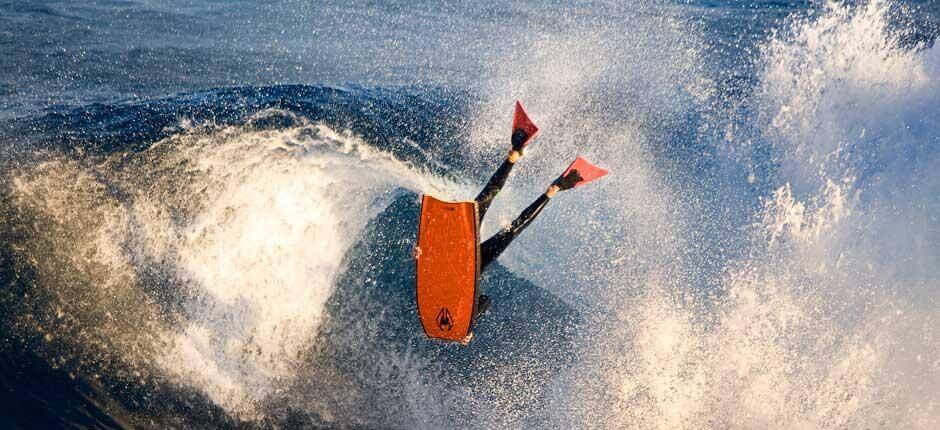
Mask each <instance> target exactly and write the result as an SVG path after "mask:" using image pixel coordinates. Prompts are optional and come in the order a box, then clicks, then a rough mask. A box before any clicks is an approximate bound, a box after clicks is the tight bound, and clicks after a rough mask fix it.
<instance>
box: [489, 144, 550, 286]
mask: <svg viewBox="0 0 940 430" xmlns="http://www.w3.org/2000/svg"><path fill="white" fill-rule="evenodd" d="M514 165H515V163H511V162H510V161H509V160H503V164H502V165H501V166H499V169H496V173H493V176H492V177H491V178H490V180H489V182H487V183H486V186H485V187H483V190H482V191H480V194H479V195H478V196H477V198H476V202H477V208H478V210H479V211H480V222H483V216H484V215H486V211H487V209H489V208H490V204H491V203H493V199H494V198H496V195H497V194H499V190H501V189H502V188H503V185H505V184H506V178H508V177H509V172H510V171H512V167H513V166H514ZM549 200H551V198H550V197H548V196H547V195H545V194H542V195H541V196H539V198H538V199H536V200H535V201H534V202H533V203H532V204H530V205H529V207H527V208H525V210H524V211H522V213H521V214H519V216H518V217H517V218H516V219H515V220H513V222H512V224H509V225H508V226H507V227H505V228H503V229H502V230H500V231H499V233H496V234H495V235H493V237H491V238H489V239H487V240H486V241H485V242H483V243H482V244H481V245H480V253H481V254H482V255H481V256H480V270H481V271H482V270H485V269H486V266H488V265H489V264H490V263H492V262H493V261H494V260H496V257H499V255H500V254H502V253H503V251H505V250H506V247H508V246H509V244H510V243H511V242H512V241H513V239H515V238H516V236H518V235H519V233H522V230H525V228H526V227H528V226H529V223H531V222H532V220H534V219H535V217H537V216H538V215H539V212H542V208H544V207H545V205H546V204H547V203H548V201H549Z"/></svg>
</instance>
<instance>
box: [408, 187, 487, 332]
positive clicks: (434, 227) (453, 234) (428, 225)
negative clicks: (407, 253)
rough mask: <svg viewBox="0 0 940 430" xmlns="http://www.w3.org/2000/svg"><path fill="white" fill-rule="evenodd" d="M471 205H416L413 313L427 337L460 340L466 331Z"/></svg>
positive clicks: (475, 232) (473, 237)
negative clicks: (415, 308)
mask: <svg viewBox="0 0 940 430" xmlns="http://www.w3.org/2000/svg"><path fill="white" fill-rule="evenodd" d="M477 214H478V213H477V205H476V202H445V201H441V200H438V199H435V198H434V197H431V196H428V195H425V196H424V197H423V198H422V201H421V219H420V221H419V225H418V247H419V248H421V254H420V255H419V256H418V258H417V265H418V267H417V281H416V282H417V287H416V288H417V293H418V314H419V316H420V318H421V325H422V326H423V327H424V332H425V334H427V335H428V337H432V338H436V339H445V340H452V341H458V342H459V341H460V340H462V339H463V338H464V337H466V336H467V333H468V332H469V331H470V322H471V319H472V317H473V306H474V304H475V302H476V294H477V282H478V280H479V278H480V258H479V256H480V236H479V226H480V222H479V219H478V216H477Z"/></svg>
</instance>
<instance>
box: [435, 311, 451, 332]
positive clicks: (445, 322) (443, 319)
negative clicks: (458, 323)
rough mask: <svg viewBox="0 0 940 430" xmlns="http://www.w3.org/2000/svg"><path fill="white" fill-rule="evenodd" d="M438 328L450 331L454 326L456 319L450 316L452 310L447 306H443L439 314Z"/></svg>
mask: <svg viewBox="0 0 940 430" xmlns="http://www.w3.org/2000/svg"><path fill="white" fill-rule="evenodd" d="M437 328H439V329H440V330H441V331H445V332H447V331H450V329H452V328H454V319H453V318H451V316H450V311H449V310H447V308H441V311H440V312H438V314H437Z"/></svg>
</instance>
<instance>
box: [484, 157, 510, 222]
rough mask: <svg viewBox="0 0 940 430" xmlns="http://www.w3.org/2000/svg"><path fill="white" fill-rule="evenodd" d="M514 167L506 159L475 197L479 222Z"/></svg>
mask: <svg viewBox="0 0 940 430" xmlns="http://www.w3.org/2000/svg"><path fill="white" fill-rule="evenodd" d="M514 165H515V163H511V162H510V161H509V160H508V159H507V160H503V164H502V165H500V166H499V168H498V169H496V173H493V176H492V177H490V180H489V182H487V183H486V186H484V187H483V190H482V191H480V194H479V195H478V196H477V198H476V201H477V208H478V210H479V211H480V222H482V221H483V215H486V210H487V209H489V208H490V204H491V203H493V199H494V198H496V195H497V194H499V190H501V189H503V185H506V179H507V178H509V172H511V171H512V166H514Z"/></svg>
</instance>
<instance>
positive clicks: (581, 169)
mask: <svg viewBox="0 0 940 430" xmlns="http://www.w3.org/2000/svg"><path fill="white" fill-rule="evenodd" d="M572 170H577V171H578V174H580V175H581V178H582V179H581V181H579V182H578V183H576V184H574V186H576V187H580V186H582V185H584V184H586V183H588V182H591V181H593V180H595V179H598V178H600V177H601V176H604V175H606V174H607V173H608V172H607V170H606V169H602V168H600V167H597V166H595V165H593V164H591V163H589V162H588V161H587V160H585V159H583V158H581V157H578V158H575V159H574V162H573V163H571V165H570V166H568V169H566V170H565V173H562V175H561V176H562V177H564V176H568V173H569V172H571V171H572Z"/></svg>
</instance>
